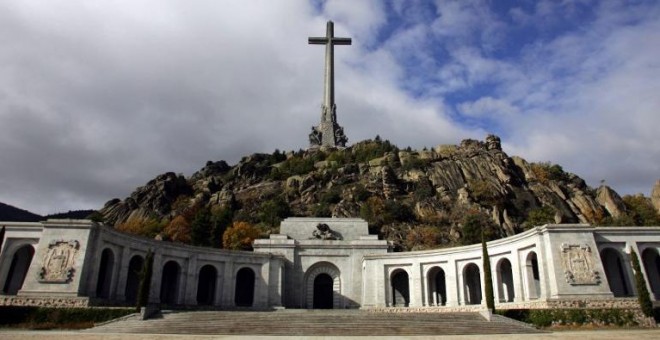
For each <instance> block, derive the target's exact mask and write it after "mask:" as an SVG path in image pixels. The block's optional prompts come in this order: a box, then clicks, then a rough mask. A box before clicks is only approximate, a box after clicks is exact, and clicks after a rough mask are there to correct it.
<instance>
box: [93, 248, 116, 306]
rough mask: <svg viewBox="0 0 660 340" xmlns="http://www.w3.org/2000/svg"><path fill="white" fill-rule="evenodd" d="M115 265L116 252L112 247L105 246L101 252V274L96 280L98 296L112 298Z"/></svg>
mask: <svg viewBox="0 0 660 340" xmlns="http://www.w3.org/2000/svg"><path fill="white" fill-rule="evenodd" d="M114 267H115V254H114V253H113V252H112V250H111V249H110V248H105V249H103V251H102V252H101V262H100V264H99V275H98V277H97V281H96V297H99V298H102V299H108V298H110V289H111V288H112V287H111V286H112V272H113V270H114Z"/></svg>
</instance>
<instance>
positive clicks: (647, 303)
mask: <svg viewBox="0 0 660 340" xmlns="http://www.w3.org/2000/svg"><path fill="white" fill-rule="evenodd" d="M630 258H631V261H632V266H633V271H634V272H635V286H636V288H637V300H638V301H639V307H640V308H641V309H642V313H644V315H646V316H653V303H652V302H651V297H650V296H649V290H648V289H647V288H646V280H645V279H644V274H643V273H642V268H640V266H639V258H638V257H637V253H635V251H634V250H633V251H632V252H631V253H630Z"/></svg>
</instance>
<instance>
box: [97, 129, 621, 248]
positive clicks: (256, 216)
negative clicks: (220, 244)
mask: <svg viewBox="0 0 660 340" xmlns="http://www.w3.org/2000/svg"><path fill="white" fill-rule="evenodd" d="M100 212H101V214H102V215H103V218H104V220H105V222H106V223H108V224H111V225H116V226H118V227H119V228H123V229H124V230H128V231H130V232H137V233H143V234H149V233H152V235H153V234H154V233H160V234H161V236H164V237H168V236H169V237H170V238H172V237H173V236H172V227H171V225H172V224H173V221H176V220H177V217H179V219H178V222H177V223H181V222H185V221H187V223H188V224H190V223H192V222H193V220H196V219H197V220H198V221H199V218H201V217H200V216H198V215H199V214H201V213H206V214H209V213H210V214H211V215H213V216H224V217H223V218H220V219H219V220H216V221H224V222H221V223H225V224H226V223H227V222H228V221H231V220H232V219H233V220H234V221H238V220H240V221H245V222H249V223H253V224H255V225H259V226H261V227H262V229H263V230H264V233H268V232H274V231H276V229H277V226H278V224H279V221H280V220H281V219H282V218H284V217H286V216H336V217H363V218H365V219H367V220H368V221H369V223H370V228H371V229H372V231H373V232H377V233H379V234H381V235H382V236H383V237H384V238H387V239H389V240H391V241H393V242H394V244H395V247H396V249H397V250H409V249H424V248H429V247H437V246H443V245H451V244H456V243H470V242H474V238H475V230H468V229H469V228H472V229H474V227H473V226H474V225H478V226H479V228H481V227H485V230H486V233H487V235H488V237H489V238H496V237H503V236H507V235H513V234H515V233H518V232H520V231H523V230H524V229H526V228H528V227H529V226H532V225H538V224H541V223H548V222H550V223H555V222H556V223H601V222H603V221H605V220H608V219H609V220H612V219H616V218H619V217H621V216H624V215H625V214H626V206H625V205H624V202H623V201H622V199H621V197H619V195H618V194H617V193H616V192H615V191H613V190H612V189H610V188H609V187H607V186H601V187H600V188H598V189H593V188H590V187H588V186H587V185H586V183H585V181H584V180H583V179H581V178H580V177H578V176H577V175H575V174H571V173H567V172H564V171H563V170H562V168H561V167H560V166H558V165H553V164H550V163H529V162H527V161H525V160H524V159H522V158H519V157H510V156H508V155H507V154H506V153H505V152H504V151H503V150H502V148H501V144H500V139H499V138H498V137H497V136H493V135H489V136H488V137H487V138H486V140H485V141H477V140H464V141H462V142H461V143H460V145H440V146H437V147H435V148H433V149H429V150H427V149H424V150H411V149H410V148H408V149H399V148H397V147H396V146H394V145H392V144H391V143H389V142H388V141H381V140H380V138H378V137H377V138H376V139H375V140H367V141H363V142H360V143H357V144H354V145H352V146H350V147H347V148H345V149H331V150H324V149H320V150H319V149H316V150H307V151H302V150H301V151H298V152H289V153H281V152H279V151H275V152H274V153H273V154H253V155H251V156H247V157H244V158H243V159H242V160H241V161H240V162H239V163H238V164H236V165H234V166H230V165H228V164H227V163H226V162H224V161H218V162H211V161H209V162H208V163H207V164H206V166H204V167H203V168H202V169H201V170H199V171H198V172H196V173H195V174H193V175H192V176H191V177H189V178H186V177H184V176H183V175H177V174H174V173H171V172H170V173H165V174H162V175H159V176H158V177H156V178H154V179H153V180H151V181H149V182H148V183H147V184H146V185H145V186H142V187H140V188H138V189H137V190H135V192H133V193H132V194H131V195H130V196H129V197H127V198H125V199H124V200H120V199H113V200H111V201H109V202H107V203H106V204H105V206H104V207H103V209H101V211H100ZM227 216H229V218H227ZM211 220H212V219H208V218H207V221H211ZM138 222H139V223H138ZM209 223H210V222H209ZM217 223H220V222H216V224H217ZM184 224H185V223H184ZM207 224H208V223H207ZM471 226H472V227H471ZM215 227H217V226H215ZM225 227H226V226H225ZM136 228H138V230H136ZM139 228H148V229H149V230H150V231H149V232H143V231H141V230H139ZM207 228H214V226H211V225H209V226H207ZM479 232H480V231H479ZM163 234H164V235H163ZM479 235H480V234H479ZM479 237H480V236H479ZM173 238H175V239H176V237H173ZM186 240H188V239H186ZM192 243H195V242H194V237H193V241H192Z"/></svg>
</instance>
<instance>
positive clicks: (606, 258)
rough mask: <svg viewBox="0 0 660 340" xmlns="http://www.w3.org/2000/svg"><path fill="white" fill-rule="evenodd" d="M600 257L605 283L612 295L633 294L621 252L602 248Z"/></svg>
mask: <svg viewBox="0 0 660 340" xmlns="http://www.w3.org/2000/svg"><path fill="white" fill-rule="evenodd" d="M600 259H601V260H602V261H603V269H604V270H605V276H606V277H607V283H609V285H610V290H611V291H612V294H614V297H622V296H632V295H634V294H633V290H632V286H631V284H630V280H629V279H628V275H627V266H626V263H625V261H623V258H622V257H621V253H620V252H619V251H618V250H616V249H614V248H609V247H608V248H604V249H603V250H601V251H600Z"/></svg>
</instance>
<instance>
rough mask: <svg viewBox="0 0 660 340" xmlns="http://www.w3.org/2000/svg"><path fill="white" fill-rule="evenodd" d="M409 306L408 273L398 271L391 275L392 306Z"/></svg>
mask: <svg viewBox="0 0 660 340" xmlns="http://www.w3.org/2000/svg"><path fill="white" fill-rule="evenodd" d="M409 304H410V290H409V288H408V273H406V271H405V270H399V271H397V272H396V273H394V275H392V306H395V307H408V305H409Z"/></svg>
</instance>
